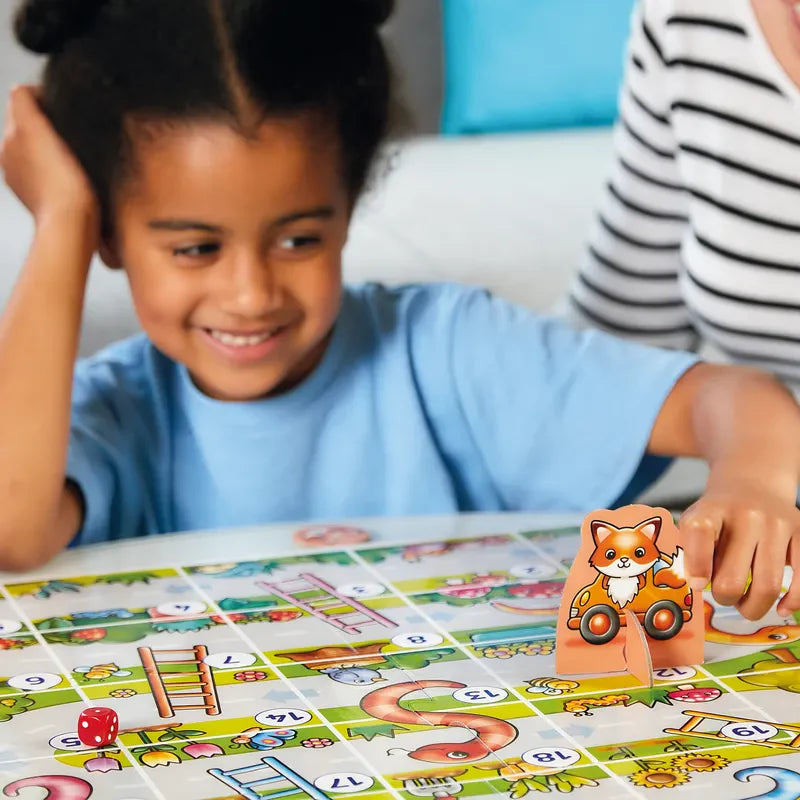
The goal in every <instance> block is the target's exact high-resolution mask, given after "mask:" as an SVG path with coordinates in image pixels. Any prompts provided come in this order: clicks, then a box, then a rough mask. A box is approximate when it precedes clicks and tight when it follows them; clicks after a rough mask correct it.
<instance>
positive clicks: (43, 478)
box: [0, 87, 99, 569]
mask: <svg viewBox="0 0 800 800" xmlns="http://www.w3.org/2000/svg"><path fill="white" fill-rule="evenodd" d="M0 165H2V168H3V172H4V174H5V178H6V181H7V182H8V184H9V186H10V187H11V189H12V190H13V191H14V192H15V193H16V194H17V196H18V197H19V198H20V200H21V201H22V202H23V203H24V204H25V205H26V206H27V208H28V210H29V211H30V212H31V214H32V215H33V218H34V221H35V236H34V240H33V244H32V247H31V250H30V254H29V256H28V259H27V261H26V263H25V265H24V267H23V269H22V272H21V274H20V276H19V279H18V281H17V284H16V286H15V289H14V292H13V294H12V296H11V298H10V300H9V303H8V305H7V307H6V308H5V310H4V311H3V314H2V317H0V375H2V376H3V380H2V381H0V509H2V511H1V512H0V568H4V569H26V568H31V567H34V566H37V565H39V564H41V563H43V562H45V561H47V560H48V559H49V558H51V557H52V556H53V555H55V554H56V553H57V552H58V551H59V550H61V549H62V548H63V547H64V546H65V545H66V544H67V543H68V542H69V540H70V539H71V538H72V537H73V536H74V535H75V533H76V532H77V531H78V529H79V527H80V524H81V517H82V512H81V505H80V501H79V498H78V496H77V494H76V493H75V492H74V491H73V490H72V489H67V488H66V487H65V480H64V474H65V467H66V454H67V445H68V441H69V429H70V406H71V402H70V401H71V390H72V374H73V369H74V364H75V359H76V355H77V349H78V341H79V335H80V324H81V314H82V309H83V299H84V293H85V288H86V280H87V276H88V271H89V264H90V261H91V258H92V255H93V254H94V251H95V249H96V247H97V239H98V218H99V214H98V211H97V205H96V201H95V199H94V196H93V193H92V190H91V187H90V184H89V182H88V180H87V178H86V177H85V175H84V173H83V171H82V170H81V168H80V166H79V165H78V162H77V161H76V160H75V159H74V157H73V156H72V154H71V153H70V152H69V150H68V148H67V147H66V145H65V144H64V143H63V142H62V141H61V140H60V139H59V137H58V136H57V135H56V133H55V132H54V131H53V129H52V127H51V126H50V124H49V121H48V120H47V118H46V117H45V116H44V114H42V112H41V111H40V109H39V106H38V102H37V96H36V90H35V89H33V88H32V87H18V88H16V89H14V90H13V91H12V94H11V99H10V102H9V105H8V112H7V127H6V132H5V136H4V139H3V143H2V149H1V150H0Z"/></svg>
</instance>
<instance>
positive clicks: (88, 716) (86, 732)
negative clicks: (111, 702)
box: [78, 706, 119, 747]
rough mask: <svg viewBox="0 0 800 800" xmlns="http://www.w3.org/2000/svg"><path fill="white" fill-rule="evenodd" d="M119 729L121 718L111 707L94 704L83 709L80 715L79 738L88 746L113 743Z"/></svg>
mask: <svg viewBox="0 0 800 800" xmlns="http://www.w3.org/2000/svg"><path fill="white" fill-rule="evenodd" d="M118 730H119V718H118V717H117V712H116V711H114V710H113V709H111V708H103V707H102V706H94V707H92V708H87V709H85V710H83V711H81V715H80V716H79V717H78V738H79V739H80V740H81V741H82V742H83V743H84V744H85V745H86V746H87V747H98V746H100V745H105V744H111V742H113V741H114V739H116V738H117V732H118Z"/></svg>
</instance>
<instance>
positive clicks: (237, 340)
mask: <svg viewBox="0 0 800 800" xmlns="http://www.w3.org/2000/svg"><path fill="white" fill-rule="evenodd" d="M272 333H273V332H272V331H270V332H269V333H259V334H257V335H256V336H234V335H233V334H232V333H225V332H224V331H211V335H212V336H213V337H214V338H215V339H216V340H217V341H218V342H222V344H225V345H228V346H229V347H252V346H253V345H256V344H261V343H262V342H266V341H267V339H269V338H270V337H271V336H272Z"/></svg>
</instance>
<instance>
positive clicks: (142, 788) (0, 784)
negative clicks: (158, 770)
mask: <svg viewBox="0 0 800 800" xmlns="http://www.w3.org/2000/svg"><path fill="white" fill-rule="evenodd" d="M37 787H38V788H39V792H38V793H37V791H36V788H37ZM4 789H5V794H7V795H8V796H9V797H17V796H19V797H50V798H51V800H55V799H56V798H70V799H71V800H83V799H84V798H89V797H91V798H95V797H97V798H98V799H99V798H112V797H113V798H115V800H154V798H155V797H156V795H155V794H154V792H153V790H152V789H151V788H150V787H149V786H148V784H147V783H146V781H145V780H144V779H143V778H142V776H141V775H140V774H139V773H138V772H137V771H136V770H134V769H133V768H131V766H130V764H129V762H128V761H127V759H126V758H125V756H124V755H122V754H120V753H119V751H109V753H108V754H106V753H97V752H94V753H82V754H75V755H70V756H66V757H63V758H62V757H59V758H58V759H52V758H45V759H39V760H35V761H29V762H27V763H16V764H0V794H2V793H3V790H4ZM46 790H49V793H48V794H46V795H45V794H42V791H46Z"/></svg>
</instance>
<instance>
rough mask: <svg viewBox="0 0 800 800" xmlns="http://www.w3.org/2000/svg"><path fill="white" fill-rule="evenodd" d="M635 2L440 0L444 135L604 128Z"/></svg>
mask: <svg viewBox="0 0 800 800" xmlns="http://www.w3.org/2000/svg"><path fill="white" fill-rule="evenodd" d="M632 7H633V0H571V1H570V2H569V3H565V2H564V0H444V5H443V8H444V42H445V104H444V113H443V119H442V129H443V131H444V132H445V133H450V134H470V133H487V132H501V131H519V130H536V129H542V128H562V127H574V126H583V125H598V124H607V123H609V122H611V121H612V119H613V117H614V116H615V113H616V107H617V93H618V88H619V84H620V81H621V79H622V67H623V62H624V51H625V42H626V39H627V36H628V32H629V28H630V17H631V11H632Z"/></svg>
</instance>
